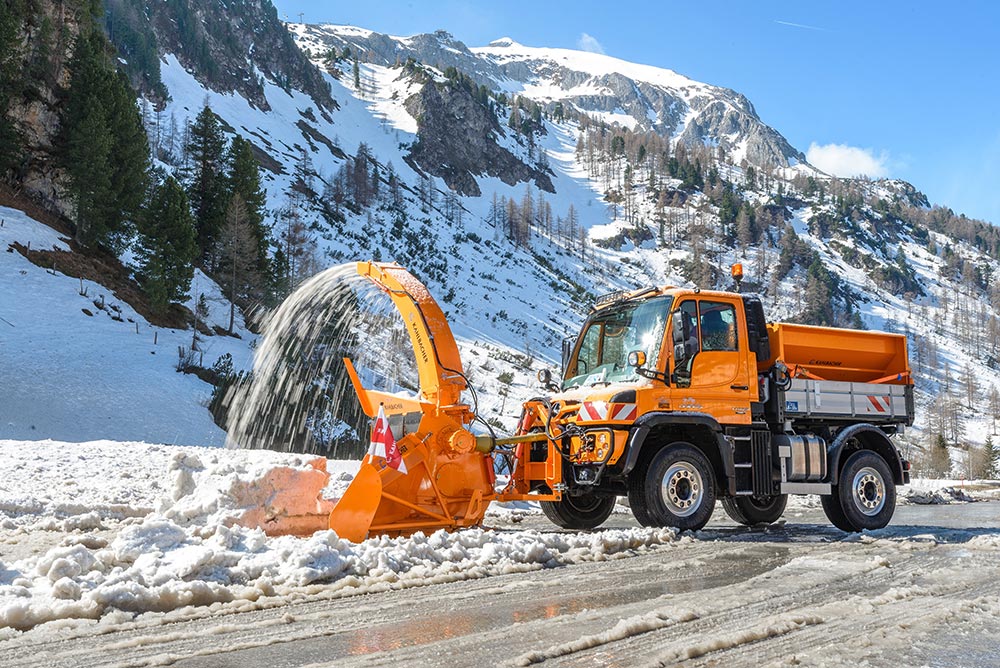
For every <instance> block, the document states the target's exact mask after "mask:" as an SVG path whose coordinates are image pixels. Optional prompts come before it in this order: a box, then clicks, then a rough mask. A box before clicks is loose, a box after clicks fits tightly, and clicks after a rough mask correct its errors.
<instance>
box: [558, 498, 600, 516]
mask: <svg viewBox="0 0 1000 668" xmlns="http://www.w3.org/2000/svg"><path fill="white" fill-rule="evenodd" d="M564 498H566V499H568V500H569V505H571V506H573V508H575V509H576V510H577V512H580V513H595V512H597V511H598V510H600V507H601V502H602V501H603V499H601V497H599V496H593V495H589V496H578V497H572V496H567V497H564Z"/></svg>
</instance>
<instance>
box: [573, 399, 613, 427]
mask: <svg viewBox="0 0 1000 668" xmlns="http://www.w3.org/2000/svg"><path fill="white" fill-rule="evenodd" d="M607 419H608V405H607V404H606V403H605V402H603V401H584V402H583V405H582V406H580V416H579V418H578V420H579V421H580V422H597V421H599V420H607Z"/></svg>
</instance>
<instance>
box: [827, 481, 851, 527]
mask: <svg viewBox="0 0 1000 668" xmlns="http://www.w3.org/2000/svg"><path fill="white" fill-rule="evenodd" d="M819 502H820V505H822V506H823V513H824V514H825V515H826V519H828V520H830V524H832V525H833V526H835V527H837V528H838V529H840V530H841V531H854V527H852V526H851V524H850V523H849V522H848V521H847V516H846V515H844V511H843V510H842V509H841V507H840V497H839V496H837V493H836V491H834V493H833V494H824V495H823V496H821V497H819Z"/></svg>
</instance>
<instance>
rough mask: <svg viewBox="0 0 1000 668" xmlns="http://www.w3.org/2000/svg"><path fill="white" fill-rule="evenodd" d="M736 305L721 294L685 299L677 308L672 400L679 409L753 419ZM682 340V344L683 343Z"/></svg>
mask: <svg viewBox="0 0 1000 668" xmlns="http://www.w3.org/2000/svg"><path fill="white" fill-rule="evenodd" d="M741 314H742V310H741V309H739V308H738V307H737V305H736V304H735V303H733V302H731V301H729V300H726V299H724V298H722V297H711V298H705V299H687V300H685V301H683V302H681V304H680V306H679V308H678V309H677V310H676V311H674V317H675V318H680V321H679V322H680V324H679V325H676V326H672V330H671V336H672V338H673V342H674V347H673V351H674V354H673V355H672V358H673V360H672V363H673V371H672V375H671V403H672V404H673V406H674V408H675V410H690V411H698V412H703V413H709V414H710V415H713V416H714V417H715V418H716V419H717V420H718V421H719V422H722V423H728V424H748V423H749V422H750V419H751V416H750V388H751V384H750V378H749V365H748V363H747V359H746V357H747V334H746V327H745V325H744V323H743V322H742V318H741V317H740V315H741ZM679 341H680V342H679Z"/></svg>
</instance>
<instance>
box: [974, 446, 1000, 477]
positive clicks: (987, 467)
mask: <svg viewBox="0 0 1000 668" xmlns="http://www.w3.org/2000/svg"><path fill="white" fill-rule="evenodd" d="M998 454H1000V453H997V449H996V446H995V445H994V444H993V436H987V437H986V442H985V443H983V453H982V456H983V468H982V471H981V475H979V476H978V477H979V478H981V479H983V480H996V479H997V477H1000V475H998V471H997V455H998Z"/></svg>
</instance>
